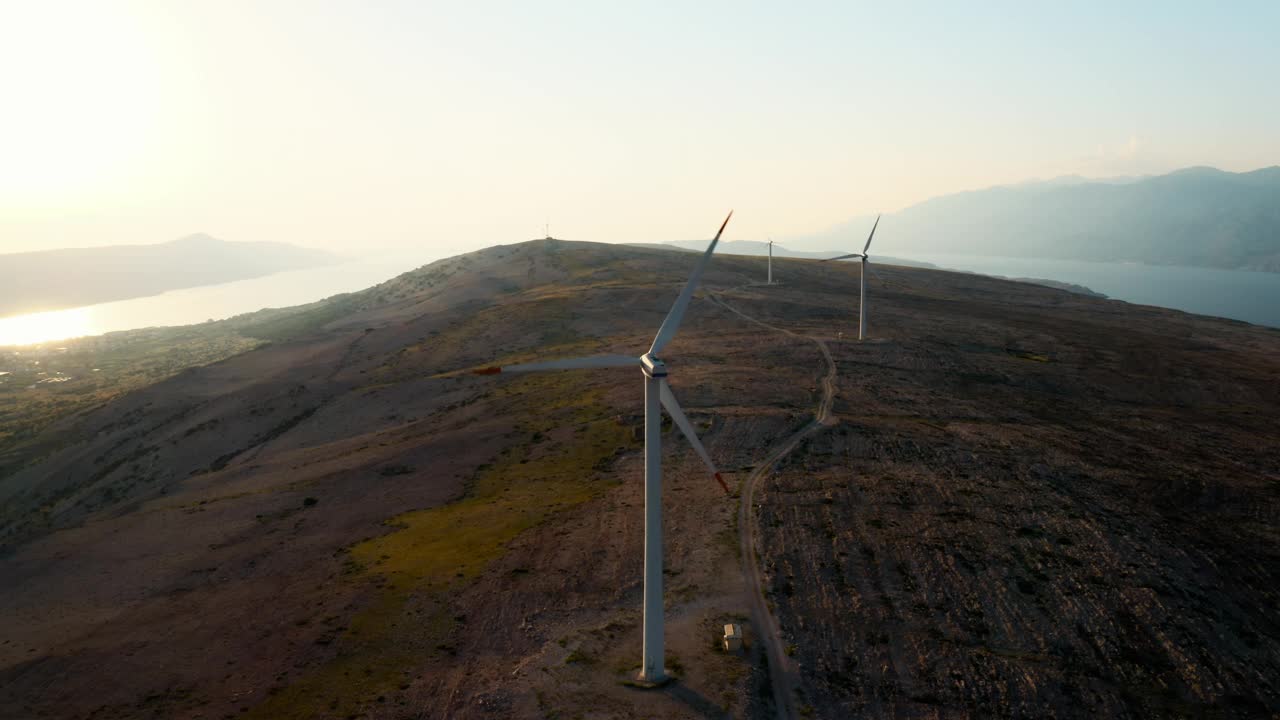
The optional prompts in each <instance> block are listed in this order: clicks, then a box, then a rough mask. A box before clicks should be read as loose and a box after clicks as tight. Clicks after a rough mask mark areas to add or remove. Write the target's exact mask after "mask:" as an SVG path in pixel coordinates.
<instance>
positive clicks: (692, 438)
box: [660, 378, 729, 495]
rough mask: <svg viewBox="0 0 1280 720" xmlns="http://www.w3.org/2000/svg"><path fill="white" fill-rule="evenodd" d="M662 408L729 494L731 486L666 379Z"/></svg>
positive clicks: (662, 391) (664, 379)
mask: <svg viewBox="0 0 1280 720" xmlns="http://www.w3.org/2000/svg"><path fill="white" fill-rule="evenodd" d="M660 396H661V398H662V407H664V408H666V409H667V414H668V415H670V416H671V419H672V420H673V421H675V424H676V427H678V428H680V432H682V433H684V436H685V437H686V438H688V440H689V444H690V445H692V446H693V451H694V452H696V453H698V457H700V458H702V462H704V463H706V464H707V469H708V470H710V471H711V474H712V475H714V476H715V478H716V482H718V483H720V487H722V488H724V494H725V495H728V494H729V486H728V485H726V484H725V482H724V478H722V477H720V471H719V470H716V464H715V463H713V462H711V456H710V455H708V454H707V449H706V448H704V447H702V442H701V441H700V440H698V435H697V433H695V432H694V431H693V425H690V424H689V418H687V417H685V416H684V411H683V410H681V409H680V403H678V402H676V396H675V395H674V394H672V392H671V386H669V385H668V384H667V380H666V378H663V379H662V382H661V392H660Z"/></svg>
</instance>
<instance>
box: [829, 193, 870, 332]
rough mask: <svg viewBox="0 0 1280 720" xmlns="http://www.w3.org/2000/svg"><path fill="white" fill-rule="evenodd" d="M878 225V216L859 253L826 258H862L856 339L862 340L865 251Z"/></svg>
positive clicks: (865, 292) (864, 304) (865, 290)
mask: <svg viewBox="0 0 1280 720" xmlns="http://www.w3.org/2000/svg"><path fill="white" fill-rule="evenodd" d="M879 225H880V216H879V215H877V216H876V222H875V225H872V226H871V234H870V235H868V236H867V244H866V245H864V246H863V247H862V252H860V253H849V254H848V255H841V256H839V257H833V258H827V260H847V259H849V258H862V267H861V268H860V269H859V271H858V339H859V340H861V339H862V338H863V335H864V333H865V332H866V328H867V250H870V249H871V238H873V237H875V236H876V227H877V226H879Z"/></svg>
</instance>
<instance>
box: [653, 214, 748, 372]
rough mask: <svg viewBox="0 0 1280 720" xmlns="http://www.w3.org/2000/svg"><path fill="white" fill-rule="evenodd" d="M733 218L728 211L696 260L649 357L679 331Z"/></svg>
mask: <svg viewBox="0 0 1280 720" xmlns="http://www.w3.org/2000/svg"><path fill="white" fill-rule="evenodd" d="M731 217H733V211H732V210H730V211H729V215H728V217H726V218H725V219H724V222H723V223H721V224H720V230H719V231H717V232H716V236H715V238H714V239H712V241H711V244H710V245H708V246H707V251H706V252H704V253H703V254H702V259H700V260H698V264H697V265H696V266H694V268H693V274H692V275H690V276H689V282H687V283H685V284H684V289H683V290H681V291H680V295H679V296H678V297H676V302H675V304H674V305H672V306H671V310H670V311H668V312H667V318H666V319H665V320H663V321H662V327H660V328H658V334H657V336H655V337H654V338H653V345H652V346H651V347H650V348H649V354H650V355H657V354H658V353H660V352H662V348H664V347H666V345H667V343H669V342H671V338H673V337H675V336H676V331H677V330H679V329H680V321H681V320H682V319H684V311H685V309H687V308H688V307H689V300H690V299H691V298H692V297H693V291H694V290H695V289H697V287H698V281H699V280H701V279H702V271H703V270H706V269H707V264H708V263H710V262H711V254H712V253H714V252H715V251H716V243H718V242H720V235H721V234H722V233H724V228H725V226H726V225H728V224H729V218H731Z"/></svg>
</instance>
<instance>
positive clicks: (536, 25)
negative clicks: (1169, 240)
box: [0, 0, 1280, 252]
mask: <svg viewBox="0 0 1280 720" xmlns="http://www.w3.org/2000/svg"><path fill="white" fill-rule="evenodd" d="M890 5H900V4H899V3H884V2H868V3H853V2H833V3H807V4H799V3H750V4H748V3H742V2H733V3H729V2H725V3H711V2H703V3H676V2H672V3H661V2H650V3H622V2H585V1H584V2H448V3H445V2H439V3H434V2H387V1H382V2H317V1H312V2H284V1H273V0H254V1H249V0H244V1H237V0H221V1H219V2H185V1H183V0H155V1H153V2H110V1H108V0H99V1H96V2H83V3H74V2H71V3H64V2H56V1H52V0H40V1H39V2H35V1H32V0H0V92H2V93H3V94H2V95H0V98H2V101H0V252H17V251H22V250H34V249H44V248H53V247H65V246H88V245H103V244H114V243H151V242H162V241H166V240H170V239H173V238H175V237H178V236H181V235H185V234H189V233H193V232H208V233H210V234H213V235H215V236H218V237H222V238H224V239H228V240H281V241H286V242H295V243H299V244H304V245H311V246H316V247H323V248H329V249H335V250H345V251H352V250H358V249H360V248H366V247H389V246H407V245H431V246H439V247H442V248H448V249H450V250H455V249H456V250H465V249H472V248H475V247H481V246H484V245H489V244H494V243H499V242H504V243H505V242H517V241H520V240H524V239H528V238H531V237H534V236H538V235H541V234H542V233H541V230H542V226H543V223H544V222H546V221H548V220H549V221H550V222H551V231H552V234H553V235H556V236H557V237H565V238H570V239H583V240H602V241H628V242H629V241H654V240H672V239H692V238H699V237H706V236H709V235H710V234H711V233H713V232H714V230H715V228H716V227H717V226H718V223H719V221H720V220H721V219H722V218H723V216H724V213H725V212H726V211H727V210H728V209H729V208H735V209H736V211H737V212H736V214H735V215H734V224H733V227H732V229H731V232H730V234H729V236H730V237H733V238H740V239H757V238H763V237H764V236H766V235H772V236H773V237H781V238H785V237H786V236H788V235H793V234H801V233H806V232H811V231H816V230H821V229H823V228H825V227H827V226H830V225H832V224H835V223H838V222H840V221H842V220H846V219H848V218H850V217H853V216H857V215H864V214H868V213H873V212H877V211H893V210H896V209H899V208H901V207H904V206H906V205H910V204H912V203H914V202H917V201H920V200H923V199H926V198H928V197H932V196H934V195H938V194H943V193H947V192H953V191H957V190H965V189H973V188H979V187H984V186H988V185H993V184H1001V183H1008V182H1017V181H1021V180H1025V179H1028V178H1034V177H1041V178H1048V177H1054V176H1058V175H1064V174H1073V173H1078V174H1082V175H1087V176H1111V175H1131V174H1147V173H1160V172H1165V171H1168V170H1172V169H1176V168H1179V167H1184V166H1188V165H1213V166H1216V167H1220V168H1222V169H1225V170H1233V171H1240V170H1251V169H1254V168H1257V167H1261V166H1266V165H1273V164H1278V163H1280V132H1277V130H1276V129H1277V128H1280V91H1278V90H1277V89H1276V82H1277V77H1280V42H1277V40H1276V33H1277V32H1280V30H1278V28H1280V3H1277V2H1257V3H1247V2H1235V3H1229V4H1222V5H1221V6H1219V5H1218V4H1216V3H1174V2H1152V3H1116V2H1106V3H1083V2H1081V3H1025V2H1008V3H959V2H953V3H938V4H926V3H911V4H910V7H909V8H907V7H901V8H899V7H889V6H890ZM901 5H906V3H902V4H901ZM971 5H980V6H981V7H976V8H975V7H970V6H971Z"/></svg>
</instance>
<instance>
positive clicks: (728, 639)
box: [724, 623, 742, 652]
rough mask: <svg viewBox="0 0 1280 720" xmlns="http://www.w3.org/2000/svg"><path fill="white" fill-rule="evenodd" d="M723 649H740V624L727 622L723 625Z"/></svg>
mask: <svg viewBox="0 0 1280 720" xmlns="http://www.w3.org/2000/svg"><path fill="white" fill-rule="evenodd" d="M724 649H725V651H727V652H736V651H738V650H741V649H742V626H741V625H739V624H737V623H729V624H728V625H725V626H724Z"/></svg>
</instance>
